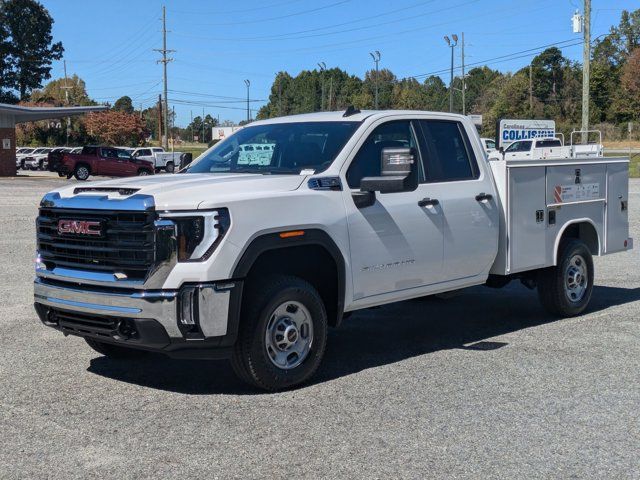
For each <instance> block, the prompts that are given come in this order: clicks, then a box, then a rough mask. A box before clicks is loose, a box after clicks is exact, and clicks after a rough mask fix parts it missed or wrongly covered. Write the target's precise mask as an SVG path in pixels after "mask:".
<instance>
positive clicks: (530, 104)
mask: <svg viewBox="0 0 640 480" xmlns="http://www.w3.org/2000/svg"><path fill="white" fill-rule="evenodd" d="M529 114H531V115H532V114H533V66H532V65H531V64H529Z"/></svg>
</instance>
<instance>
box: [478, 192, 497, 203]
mask: <svg viewBox="0 0 640 480" xmlns="http://www.w3.org/2000/svg"><path fill="white" fill-rule="evenodd" d="M485 200H487V201H488V200H493V195H491V194H490V193H484V192H482V193H479V194H478V195H476V201H477V202H484V201H485Z"/></svg>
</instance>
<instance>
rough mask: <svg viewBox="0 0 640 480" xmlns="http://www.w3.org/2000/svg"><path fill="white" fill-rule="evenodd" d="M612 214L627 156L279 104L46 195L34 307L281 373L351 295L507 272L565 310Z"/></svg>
mask: <svg viewBox="0 0 640 480" xmlns="http://www.w3.org/2000/svg"><path fill="white" fill-rule="evenodd" d="M264 145H268V146H269V148H268V149H267V150H266V152H268V155H264V152H265V149H264V148H262V152H263V156H264V158H262V159H261V160H260V161H259V162H258V161H255V159H253V158H251V157H250V156H248V155H247V153H249V152H256V146H263V147H264ZM248 146H251V147H253V150H251V149H248V148H247V147H248ZM267 160H268V161H267ZM75 211H77V212H78V213H77V215H74V212H75ZM627 215H628V159H625V158H606V159H605V158H584V159H583V158H571V159H550V160H545V161H538V160H510V159H507V160H504V161H501V162H495V161H488V159H487V157H486V155H485V152H484V149H483V145H482V142H481V141H480V137H479V136H478V133H477V130H476V128H475V126H474V125H473V124H472V122H471V121H470V120H469V119H468V118H467V117H464V116H461V115H455V114H449V113H439V112H419V111H362V112H361V111H358V110H355V109H353V108H351V107H350V108H349V109H347V111H345V112H322V113H313V114H305V115H296V116H290V117H282V118H274V119H270V120H264V121H257V122H254V123H252V124H250V125H248V126H246V127H245V128H243V129H242V130H239V131H237V132H235V133H234V134H233V135H231V136H229V137H227V138H226V139H225V140H223V141H221V142H219V143H217V144H216V145H215V146H213V147H212V148H210V149H209V150H207V151H206V152H204V153H203V154H202V155H201V156H200V157H198V158H197V159H196V160H195V161H194V162H193V163H192V164H191V165H189V166H188V167H187V168H186V169H184V170H182V171H181V172H180V173H179V174H177V175H171V176H168V175H162V176H150V177H135V178H130V179H116V180H110V181H106V182H97V183H89V184H86V185H82V187H78V186H76V185H73V186H69V187H64V188H61V189H59V190H56V191H53V192H50V193H48V194H47V195H45V197H44V198H43V199H42V202H41V206H40V213H39V217H38V220H37V235H38V243H37V248H38V257H37V261H36V279H35V286H34V295H35V307H36V311H37V313H38V315H39V317H40V319H41V320H42V322H43V323H44V324H45V325H47V326H50V327H52V328H55V329H58V330H60V331H61V332H63V333H65V334H72V335H77V336H81V337H84V338H85V340H86V341H87V343H88V344H89V345H90V346H91V347H92V348H94V349H95V350H96V351H98V352H100V353H102V354H104V355H108V356H113V357H116V356H123V355H128V356H130V357H131V356H135V355H136V353H140V352H145V351H155V352H161V353H164V354H166V355H169V356H172V357H176V358H231V360H232V366H233V368H234V371H235V372H236V373H237V375H238V376H240V377H241V378H242V379H244V380H245V381H247V382H249V383H251V384H252V385H254V386H257V387H259V388H263V389H267V390H279V389H283V388H290V387H292V386H295V385H299V384H301V383H303V382H305V381H306V380H308V379H309V378H310V377H311V376H312V375H313V373H314V372H315V371H316V369H317V368H318V365H319V364H320V362H321V360H322V357H323V354H324V351H325V345H326V341H327V329H328V327H330V326H333V327H337V326H339V325H340V323H341V321H342V319H343V317H344V316H345V314H348V313H349V312H353V311H356V310H359V309H363V308H367V307H372V306H376V305H382V304H387V303H392V302H397V301H401V300H406V299H410V298H415V297H421V296H425V295H433V294H438V293H443V292H447V291H453V290H457V289H460V288H465V287H470V286H473V285H485V284H486V285H488V286H492V287H499V286H503V285H505V284H507V283H508V282H509V281H511V280H516V279H517V280H520V281H521V282H523V283H524V284H525V285H526V286H528V287H530V288H537V289H538V294H539V297H540V300H541V302H542V304H543V305H544V306H545V308H547V310H548V311H549V312H551V313H552V314H553V315H557V316H574V315H579V314H580V313H581V312H582V311H583V310H584V309H585V308H586V307H587V305H588V303H589V300H590V297H591V293H592V289H593V282H594V268H593V261H592V256H594V255H605V254H609V253H614V252H620V251H625V250H628V249H630V248H632V240H631V239H630V238H629V236H628V218H627Z"/></svg>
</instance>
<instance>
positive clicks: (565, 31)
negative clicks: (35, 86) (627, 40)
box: [41, 0, 640, 126]
mask: <svg viewBox="0 0 640 480" xmlns="http://www.w3.org/2000/svg"><path fill="white" fill-rule="evenodd" d="M41 1H42V3H43V4H44V6H45V7H46V8H47V9H48V10H49V12H50V13H51V15H52V16H53V18H54V20H55V24H54V28H53V34H54V39H55V40H56V41H58V40H59V41H62V42H63V45H64V47H65V59H66V61H67V72H68V74H70V75H71V74H74V73H76V74H78V75H79V76H80V77H81V78H82V79H84V80H85V81H86V83H87V90H88V92H89V95H90V96H91V97H92V98H94V99H96V100H98V101H101V102H111V103H113V102H114V101H115V100H116V99H117V98H119V97H120V96H122V95H129V96H130V97H132V99H133V100H134V103H135V105H136V108H138V107H139V105H140V104H142V106H143V107H147V106H149V105H150V104H151V103H153V102H154V101H156V100H157V97H158V94H159V93H160V92H161V91H162V83H161V80H162V66H161V65H160V64H158V63H156V60H157V59H158V58H160V54H159V53H158V52H155V51H153V49H154V48H161V47H162V43H161V42H162V33H161V17H162V5H163V4H164V5H166V9H167V30H169V31H170V33H169V34H168V45H167V48H169V49H173V50H176V51H175V53H172V54H171V56H172V57H173V58H174V61H173V62H171V63H170V64H169V66H168V72H169V89H170V90H173V91H174V92H173V93H170V94H169V100H170V103H171V105H170V108H171V106H173V105H175V110H176V114H177V121H176V124H177V125H181V126H186V124H188V123H189V119H190V115H191V112H193V115H194V116H196V115H201V114H202V110H203V108H204V111H205V113H208V114H211V115H213V116H218V115H219V116H220V119H221V120H225V119H229V120H233V121H239V120H242V119H243V118H245V117H246V113H245V110H244V108H245V104H243V103H242V101H241V99H243V98H245V97H246V87H245V85H244V79H249V80H250V81H251V98H252V99H255V100H266V99H267V98H268V95H269V89H270V86H271V83H272V81H273V77H274V74H275V73H276V72H278V71H280V70H286V71H288V72H290V73H292V74H293V75H295V74H297V73H298V72H300V71H301V70H303V69H313V68H314V67H316V66H317V63H318V62H325V63H326V65H327V67H334V66H335V67H340V68H342V69H344V70H346V71H348V72H349V73H352V74H355V75H358V76H360V77H362V76H363V75H364V73H365V71H366V70H368V69H370V68H372V65H373V63H372V59H371V57H370V56H369V52H371V51H374V50H379V51H380V52H381V54H382V59H381V62H380V66H381V68H382V67H386V68H390V69H391V70H392V71H393V72H394V73H395V74H396V75H398V76H399V77H409V76H418V78H419V79H421V80H422V79H423V77H419V76H420V75H426V74H431V73H438V74H441V75H443V78H445V81H447V82H448V80H447V78H448V68H449V61H450V60H449V58H450V57H449V51H448V48H447V46H446V44H445V42H444V40H443V36H444V35H446V34H452V33H457V34H460V33H461V32H464V33H465V43H466V48H465V56H466V63H467V65H469V64H473V63H477V62H480V63H481V64H484V63H488V64H489V65H490V66H491V67H492V68H496V69H499V70H502V71H514V70H517V69H519V68H520V67H522V66H524V65H527V64H528V63H529V61H530V60H531V58H532V57H533V56H534V55H535V54H536V53H538V52H539V51H541V50H542V49H543V47H544V46H546V45H549V44H553V43H557V42H563V43H560V45H559V46H560V47H561V49H562V51H563V53H564V54H565V55H566V56H568V57H570V58H572V59H575V60H580V59H581V58H582V47H581V45H571V44H574V43H578V42H579V40H580V36H579V35H576V34H573V33H572V31H571V24H570V18H571V16H572V15H573V12H574V11H575V10H576V8H579V9H581V2H580V1H579V0H573V1H570V0H535V1H533V0H520V1H512V0H511V1H509V0H451V1H443V0H394V1H388V0H386V1H385V0H314V1H310V0H262V1H260V0H238V1H236V2H219V1H216V2H214V1H203V0H182V1H178V0H167V1H164V2H162V1H156V0H144V1H143V0H128V1H123V0H107V1H97V0H41ZM637 8H640V0H592V11H593V13H592V34H593V36H596V35H599V34H602V33H606V32H607V31H608V30H609V27H610V25H612V24H617V23H618V20H619V18H620V13H621V11H622V10H623V9H627V10H634V9H637ZM515 52H522V53H519V54H517V55H513V56H511V57H506V58H504V56H508V55H510V54H513V53H515ZM498 57H503V58H498ZM514 57H516V58H514ZM485 60H491V61H489V62H485ZM455 63H456V66H457V67H458V68H459V66H460V49H459V48H457V49H456V59H455ZM440 72H442V73H440ZM445 72H446V73H445ZM458 73H459V71H458ZM52 75H53V77H54V78H58V77H61V76H62V75H63V67H62V61H60V62H55V64H54V68H53V71H52ZM172 99H175V100H176V102H173V103H172V102H171V100H172ZM178 102H179V103H178ZM185 102H191V103H194V105H188V104H185ZM263 103H264V102H263V101H256V102H253V103H252V108H256V109H257V108H259V106H260V105H262V104H263Z"/></svg>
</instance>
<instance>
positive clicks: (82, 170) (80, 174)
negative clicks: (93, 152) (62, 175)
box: [73, 165, 90, 181]
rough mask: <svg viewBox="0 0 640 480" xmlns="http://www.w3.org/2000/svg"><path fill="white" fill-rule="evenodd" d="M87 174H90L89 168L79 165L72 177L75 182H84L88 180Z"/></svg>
mask: <svg viewBox="0 0 640 480" xmlns="http://www.w3.org/2000/svg"><path fill="white" fill-rule="evenodd" d="M89 174H90V172H89V167H87V166H85V165H79V166H78V167H76V170H75V172H74V174H73V175H74V176H75V177H76V179H77V180H80V181H84V180H86V179H87V178H89Z"/></svg>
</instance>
